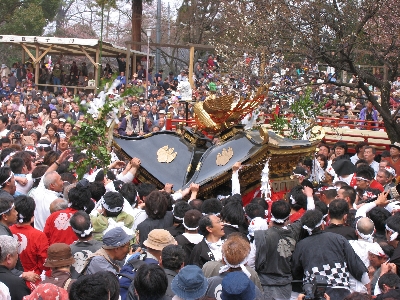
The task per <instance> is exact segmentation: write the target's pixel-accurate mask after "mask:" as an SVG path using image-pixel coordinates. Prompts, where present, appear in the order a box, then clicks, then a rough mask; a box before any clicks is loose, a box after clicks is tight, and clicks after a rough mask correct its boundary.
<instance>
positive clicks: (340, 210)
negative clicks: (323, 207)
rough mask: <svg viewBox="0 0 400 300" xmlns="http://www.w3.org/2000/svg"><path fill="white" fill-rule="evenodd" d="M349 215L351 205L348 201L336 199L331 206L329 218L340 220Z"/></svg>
mask: <svg viewBox="0 0 400 300" xmlns="http://www.w3.org/2000/svg"><path fill="white" fill-rule="evenodd" d="M348 213H349V205H348V204H347V202H346V200H343V199H335V200H333V201H332V202H331V203H330V204H329V217H330V218H331V219H335V220H340V219H342V218H343V217H344V216H345V215H347V214H348Z"/></svg>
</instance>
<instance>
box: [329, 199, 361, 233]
mask: <svg viewBox="0 0 400 300" xmlns="http://www.w3.org/2000/svg"><path fill="white" fill-rule="evenodd" d="M349 211H350V209H349V204H348V203H347V202H346V200H343V199H335V200H333V201H332V202H331V203H330V204H329V219H330V224H329V226H326V227H325V228H324V229H325V231H327V232H333V233H336V234H340V235H341V236H343V237H345V238H346V239H347V240H357V235H356V233H355V231H354V228H353V227H351V226H347V217H348V214H349Z"/></svg>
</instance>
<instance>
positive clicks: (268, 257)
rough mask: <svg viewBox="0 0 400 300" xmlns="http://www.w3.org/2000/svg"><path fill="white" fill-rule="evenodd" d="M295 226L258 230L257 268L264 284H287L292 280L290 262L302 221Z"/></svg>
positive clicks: (255, 238) (256, 237)
mask: <svg viewBox="0 0 400 300" xmlns="http://www.w3.org/2000/svg"><path fill="white" fill-rule="evenodd" d="M294 224H296V225H295V226H287V227H286V228H281V227H277V226H273V227H271V228H268V229H267V230H256V231H255V233H254V241H255V245H256V260H255V269H256V271H257V273H258V276H259V278H260V281H261V284H262V285H287V284H290V283H291V282H292V273H291V265H290V262H291V260H292V254H293V251H294V248H295V245H296V243H297V241H298V236H299V232H300V229H301V227H300V222H296V223H294Z"/></svg>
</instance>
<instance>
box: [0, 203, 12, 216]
mask: <svg viewBox="0 0 400 300" xmlns="http://www.w3.org/2000/svg"><path fill="white" fill-rule="evenodd" d="M13 208H14V203H13V204H12V205H11V207H10V208H9V209H7V210H5V211H3V212H2V213H0V216H2V215H4V214H6V213H8V212H9V211H11V210H12V209H13Z"/></svg>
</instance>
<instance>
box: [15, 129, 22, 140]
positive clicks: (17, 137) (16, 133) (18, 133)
mask: <svg viewBox="0 0 400 300" xmlns="http://www.w3.org/2000/svg"><path fill="white" fill-rule="evenodd" d="M14 139H16V140H20V139H21V132H18V131H14Z"/></svg>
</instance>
